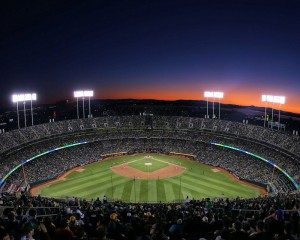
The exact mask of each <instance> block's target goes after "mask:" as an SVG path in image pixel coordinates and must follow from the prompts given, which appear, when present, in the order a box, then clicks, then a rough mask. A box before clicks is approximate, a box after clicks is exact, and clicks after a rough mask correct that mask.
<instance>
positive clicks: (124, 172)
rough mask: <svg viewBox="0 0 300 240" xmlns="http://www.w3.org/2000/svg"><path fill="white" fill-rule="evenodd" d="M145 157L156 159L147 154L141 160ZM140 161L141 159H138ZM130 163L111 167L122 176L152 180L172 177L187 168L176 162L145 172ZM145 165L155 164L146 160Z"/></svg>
mask: <svg viewBox="0 0 300 240" xmlns="http://www.w3.org/2000/svg"><path fill="white" fill-rule="evenodd" d="M145 159H153V160H155V159H154V158H153V157H151V156H145V157H144V158H143V159H141V160H143V161H144V160H145ZM137 161H140V160H137ZM128 164H129V163H125V164H120V165H118V166H114V167H112V168H111V170H112V171H113V172H114V173H116V174H118V175H121V176H124V177H129V178H133V179H144V180H150V179H163V178H170V177H175V176H177V175H179V174H181V173H183V172H184V171H185V170H186V168H184V167H181V166H178V165H176V164H171V163H168V165H167V166H166V167H163V168H161V169H158V170H156V171H151V172H149V171H147V172H143V171H140V170H138V169H136V168H133V167H131V166H129V165H128ZM144 165H145V166H147V167H151V166H152V165H153V163H151V162H146V163H144Z"/></svg>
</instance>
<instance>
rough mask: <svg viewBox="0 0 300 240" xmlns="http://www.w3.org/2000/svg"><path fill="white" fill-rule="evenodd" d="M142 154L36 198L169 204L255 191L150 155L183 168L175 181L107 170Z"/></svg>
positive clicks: (189, 164)
mask: <svg viewBox="0 0 300 240" xmlns="http://www.w3.org/2000/svg"><path fill="white" fill-rule="evenodd" d="M145 155H146V154H138V155H135V156H122V157H119V158H113V159H109V160H105V161H101V162H97V163H93V164H91V165H88V166H84V167H83V168H84V169H85V170H84V171H83V172H73V173H71V174H69V175H68V176H67V177H66V180H64V181H60V182H56V183H53V184H51V185H47V186H45V187H43V188H41V189H40V190H39V191H38V194H40V195H41V196H47V197H57V198H65V197H72V196H77V197H81V198H85V199H95V198H97V197H100V198H102V197H103V196H104V195H106V196H107V197H108V199H109V200H122V201H125V202H160V201H161V202H173V201H183V200H184V199H185V198H186V196H189V197H190V198H191V199H193V198H195V199H202V198H206V197H210V198H213V197H220V196H221V195H222V194H223V193H224V195H225V197H228V198H235V197H237V196H239V197H243V198H251V197H257V196H259V191H258V190H257V189H255V188H252V187H251V186H248V185H244V184H240V183H238V182H235V181H233V180H232V179H231V178H230V177H229V176H228V175H227V174H225V173H223V172H213V171H212V169H213V167H210V166H206V165H203V164H199V163H197V162H193V161H187V160H184V159H180V158H176V157H173V156H164V155H158V154H151V156H153V158H154V159H157V160H161V161H164V162H170V163H173V164H177V165H180V166H183V167H185V168H186V170H185V172H184V173H182V174H181V175H178V176H176V177H172V178H167V179H157V180H139V179H131V178H127V177H122V176H119V175H117V174H114V173H113V172H112V171H111V170H110V168H111V167H113V166H117V165H119V164H122V163H125V162H132V161H135V160H140V159H143V157H144V156H145Z"/></svg>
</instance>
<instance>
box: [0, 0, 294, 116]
mask: <svg viewBox="0 0 300 240" xmlns="http://www.w3.org/2000/svg"><path fill="white" fill-rule="evenodd" d="M0 20H1V24H0V31H1V33H0V52H1V54H0V63H1V64H0V78H1V86H2V88H1V91H2V94H1V97H0V106H4V105H8V104H9V105H10V106H13V104H12V103H11V100H10V99H11V95H12V94H13V93H24V92H36V93H37V95H38V102H39V103H51V102H55V101H57V100H60V99H65V98H73V97H72V95H73V91H74V90H79V89H93V90H94V91H95V94H96V96H95V98H101V99H122V98H136V99H161V100H178V99H186V100H204V96H203V93H204V91H223V92H224V93H225V96H224V99H223V100H222V103H231V104H238V105H255V106H264V104H263V103H262V102H261V95H262V94H268V95H277V96H286V104H285V105H283V106H281V109H282V110H285V111H291V112H297V113H300V27H299V26H300V1H296V0H294V1H292V0H281V1H277V0H272V1H265V0H239V1H238V0H236V1H232V0H226V1H224V0H219V1H215V0H207V1H201V0H159V1H158V0H135V1H131V0H130V1H129V0H123V1H114V0H112V1H101V0H97V1H96V0H91V1H78V0H74V1H64V0H60V1H37V0H36V1H30V3H28V2H25V1H20V3H18V4H17V3H10V1H7V3H6V4H5V5H2V7H1V8H0ZM275 108H276V106H275Z"/></svg>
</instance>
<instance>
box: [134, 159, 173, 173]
mask: <svg viewBox="0 0 300 240" xmlns="http://www.w3.org/2000/svg"><path fill="white" fill-rule="evenodd" d="M147 163H148V164H150V165H146V164H147ZM128 165H129V166H130V167H133V168H136V169H138V170H140V171H142V172H154V171H156V170H159V169H161V168H164V167H166V166H168V165H169V164H168V163H167V162H163V161H161V160H158V159H154V158H141V159H140V160H136V161H133V162H130V163H129V164H128Z"/></svg>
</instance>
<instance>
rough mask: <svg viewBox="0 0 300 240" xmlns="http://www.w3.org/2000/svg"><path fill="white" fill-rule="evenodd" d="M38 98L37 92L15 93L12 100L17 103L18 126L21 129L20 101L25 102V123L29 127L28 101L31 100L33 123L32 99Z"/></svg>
mask: <svg viewBox="0 0 300 240" xmlns="http://www.w3.org/2000/svg"><path fill="white" fill-rule="evenodd" d="M35 100H36V93H26V94H13V95H12V101H13V102H16V103H17V117H18V128H19V129H20V115H19V102H23V105H24V124H25V127H27V122H26V101H30V102H31V104H30V107H31V108H30V112H31V124H32V125H33V109H32V101H35Z"/></svg>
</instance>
